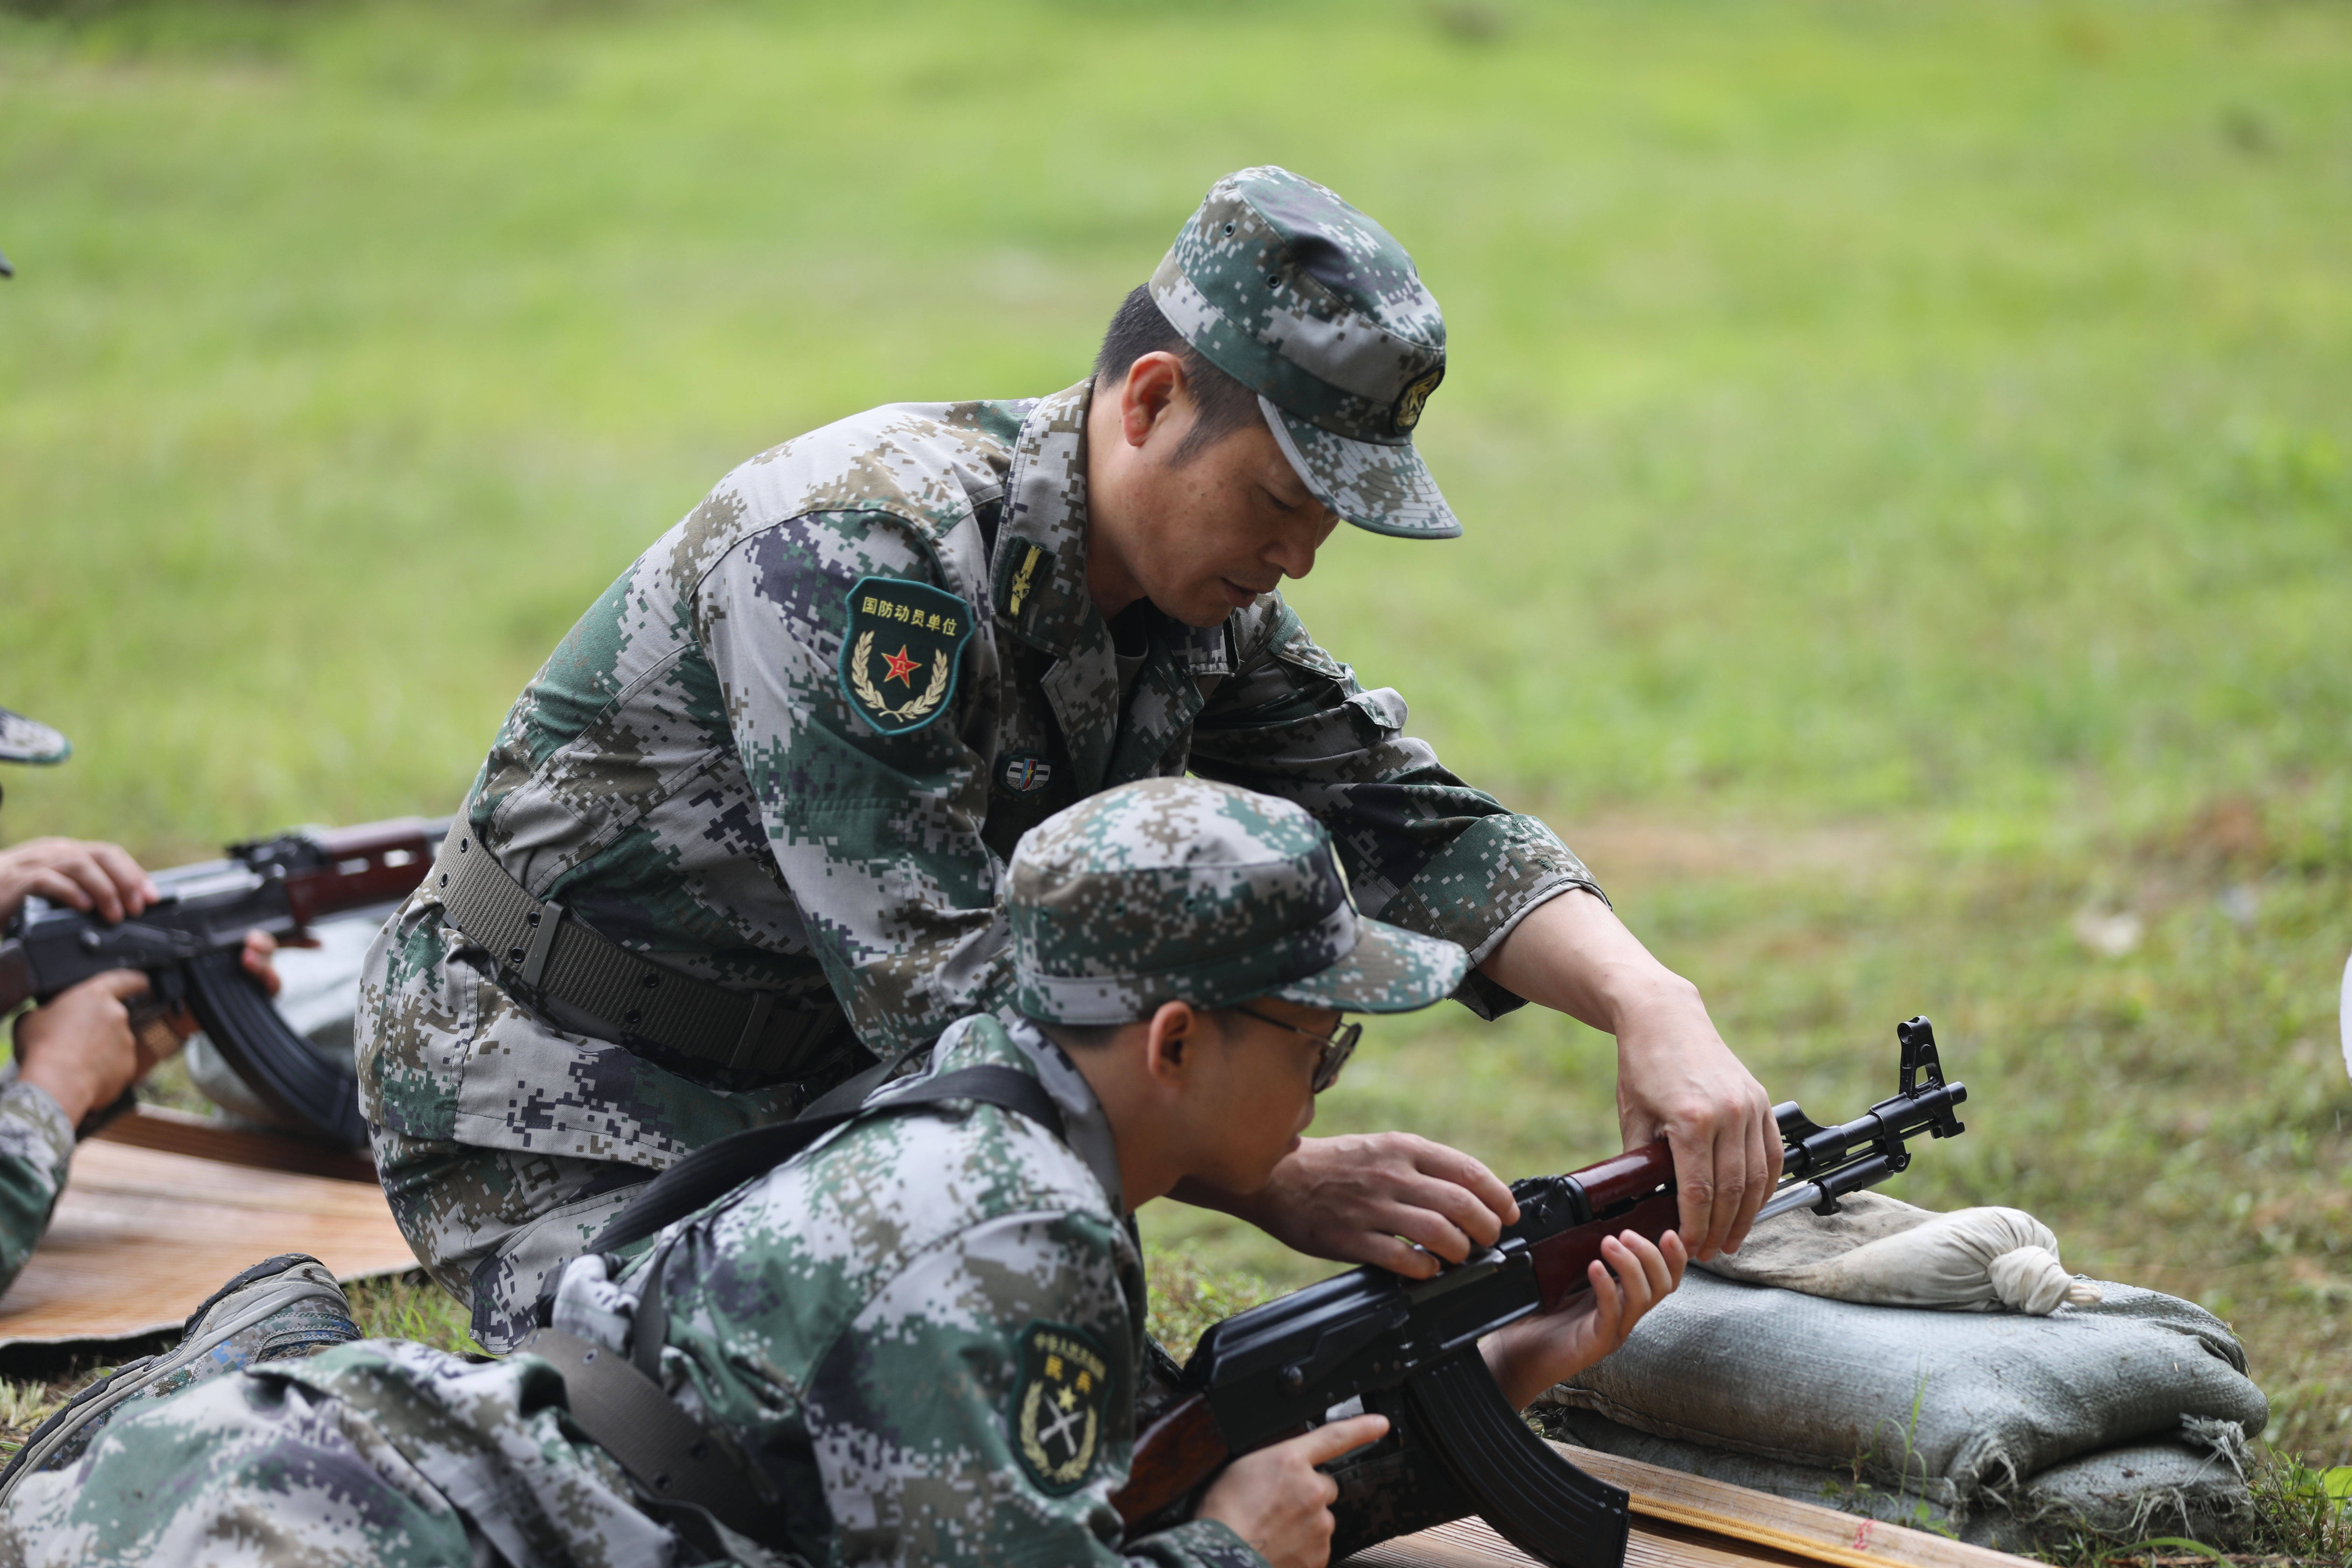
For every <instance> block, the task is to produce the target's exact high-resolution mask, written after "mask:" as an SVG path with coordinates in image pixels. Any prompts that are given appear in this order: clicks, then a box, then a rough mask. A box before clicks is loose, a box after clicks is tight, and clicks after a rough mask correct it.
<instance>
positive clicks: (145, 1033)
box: [0, 708, 278, 1290]
mask: <svg viewBox="0 0 2352 1568" xmlns="http://www.w3.org/2000/svg"><path fill="white" fill-rule="evenodd" d="M71 750H72V748H71V746H69V745H68V743H67V741H66V738H65V737H64V736H63V735H60V734H58V732H57V731H55V730H52V729H50V728H49V727H48V726H47V725H46V724H39V723H36V722H35V721H32V720H30V719H27V718H26V717H25V716H24V715H22V714H20V713H11V712H9V711H8V710H6V709H5V708H0V762H5V763H54V762H61V761H63V760H64V759H65V757H66V756H67V755H68V753H69V752H71ZM156 896H157V895H156V889H155V884H154V883H153V882H152V880H150V879H149V878H148V876H147V873H146V872H144V871H142V870H141V869H140V868H139V863H138V862H137V861H135V860H133V859H132V858H131V856H130V854H129V852H128V851H126V850H125V849H123V848H122V847H121V846H120V845H116V844H106V843H100V842H97V841H94V840H83V839H75V838H35V839H31V840H28V841H26V843H23V844H16V845H12V846H10V847H8V848H5V849H0V927H5V926H6V925H7V923H8V921H10V920H11V919H13V918H14V917H15V915H16V911H17V910H19V909H21V908H23V906H24V902H25V900H26V899H27V898H36V897H37V898H43V899H47V900H49V901H50V902H51V903H55V904H64V905H68V906H69V907H71V908H73V909H77V910H89V911H91V912H93V913H95V914H97V915H98V916H99V917H100V919H103V920H105V921H110V922H111V921H120V920H123V919H126V918H129V917H131V916H135V915H137V914H139V913H140V912H141V911H142V910H145V909H146V907H147V906H148V905H149V904H150V903H152V901H153V900H155V898H156ZM277 945H278V944H277V943H276V942H274V941H272V940H271V939H270V937H269V936H268V934H267V933H266V932H262V931H254V932H251V933H250V934H248V935H247V938H246V942H245V952H244V954H243V962H244V964H245V967H246V969H247V971H248V972H249V973H252V974H253V976H254V977H255V978H256V979H257V980H259V981H260V982H261V983H262V984H263V985H264V986H266V987H267V988H268V991H269V992H270V994H272V995H275V994H277V992H278V973H277V971H276V970H275V969H274V968H272V967H271V965H270V961H269V956H270V954H271V953H272V952H275V951H276V950H277ZM147 989H148V986H147V977H146V976H145V975H143V974H142V973H139V972H138V971H137V970H135V969H116V970H110V971H108V972H107V973H102V974H95V975H92V976H91V977H90V978H89V979H88V980H85V981H82V982H81V983H80V984H78V985H74V986H72V987H70V988H68V989H67V990H65V991H63V992H60V993H59V994H58V995H57V996H55V997H53V998H51V999H50V1001H49V1002H48V1003H47V1005H43V1006H39V1007H30V1008H27V1009H26V1010H25V1011H24V1012H22V1013H19V1014H18V1015H17V1016H16V1023H15V1025H14V1026H13V1029H12V1031H11V1044H12V1045H13V1047H14V1061H13V1063H12V1067H11V1070H10V1072H9V1074H8V1076H7V1079H6V1080H5V1082H0V1290H5V1289H7V1288H8V1286H9V1284H10V1283H11V1282H12V1281H13V1280H15V1279H16V1276H17V1275H18V1274H19V1273H20V1272H22V1271H23V1269H24V1267H25V1263H26V1259H27V1258H30V1257H31V1256H32V1252H33V1248H34V1247H35V1246H36V1245H37V1244H38V1243H39V1241H40V1239H41V1237H42V1236H43V1235H44V1234H46V1233H47V1230H48V1228H49V1216H50V1215H51V1214H52V1213H54V1212H55V1211H56V1209H57V1206H58V1194H60V1193H62V1192H63V1191H64V1190H65V1184H66V1172H67V1169H68V1166H69V1165H70V1164H71V1163H72V1161H73V1150H74V1138H75V1130H76V1129H77V1128H79V1127H80V1126H81V1124H82V1122H83V1121H84V1120H85V1119H86V1118H88V1117H89V1116H91V1115H93V1114H97V1113H101V1112H103V1111H105V1110H107V1109H108V1108H109V1107H110V1106H111V1105H113V1104H114V1103H115V1102H116V1101H117V1100H120V1099H121V1096H122V1095H123V1093H124V1091H126V1090H127V1089H130V1088H131V1085H132V1084H134V1083H137V1082H138V1081H139V1080H140V1079H143V1078H145V1077H146V1076H147V1074H148V1072H149V1071H150V1070H152V1068H154V1066H155V1064H156V1063H157V1062H159V1061H161V1060H162V1059H163V1058H165V1057H167V1056H169V1055H171V1054H172V1053H173V1051H176V1050H178V1049H179V1048H180V1047H181V1046H182V1045H183V1044H184V1042H185V1041H186V1040H187V1038H188V1037H190V1036H191V1035H193V1034H194V1033H195V1029H196V1026H195V1020H194V1018H192V1017H190V1016H188V1015H187V1013H186V1012H185V1010H184V1009H176V1008H175V1009H173V1010H171V1011H169V1012H163V1013H158V1014H153V1015H152V1016H135V1015H134V1011H133V1009H134V1008H136V1007H137V1006H138V1004H139V1002H140V1001H141V999H142V997H144V995H145V994H146V992H147ZM141 1011H142V1012H143V1011H144V1010H143V1009H142V1010H141Z"/></svg>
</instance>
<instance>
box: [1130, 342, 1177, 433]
mask: <svg viewBox="0 0 2352 1568" xmlns="http://www.w3.org/2000/svg"><path fill="white" fill-rule="evenodd" d="M1186 390H1187V388H1186V386H1185V383H1184V362H1183V361H1182V360H1181V359H1179V358H1178V357H1177V356H1176V355H1174V354H1172V353H1169V352H1168V351H1167V350H1166V349H1156V350H1154V351H1153V352H1151V353H1148V354H1143V355H1140V356H1139V357H1138V358H1137V360H1136V362H1135V363H1133V364H1131V365H1129V366H1128V367H1127V379H1126V380H1125V381H1124V382H1122V383H1120V384H1119V392H1118V424H1119V433H1120V434H1121V435H1123V436H1125V437H1127V444H1128V445H1129V446H1130V447H1140V446H1142V445H1143V443H1144V442H1145V441H1147V440H1149V439H1150V437H1151V432H1152V431H1153V430H1154V429H1156V428H1158V427H1159V426H1160V425H1161V424H1162V423H1164V422H1165V421H1166V420H1167V419H1169V418H1170V417H1171V416H1172V415H1173V414H1174V412H1175V408H1176V403H1177V400H1178V399H1179V397H1181V395H1183V394H1184V393H1185V392H1186Z"/></svg>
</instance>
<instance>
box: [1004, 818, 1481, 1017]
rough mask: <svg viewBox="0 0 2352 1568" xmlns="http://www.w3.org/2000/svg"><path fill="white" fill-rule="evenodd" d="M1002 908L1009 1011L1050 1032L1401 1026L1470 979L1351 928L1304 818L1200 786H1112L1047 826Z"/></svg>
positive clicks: (1427, 943) (1326, 848) (1423, 945)
mask: <svg viewBox="0 0 2352 1568" xmlns="http://www.w3.org/2000/svg"><path fill="white" fill-rule="evenodd" d="M1004 901H1005V909H1006V913H1007V914H1008V916H1009V917H1010V919H1011V921H1012V925H1013V971H1014V990H1013V1001H1014V1005H1016V1006H1018V1007H1019V1008H1020V1009H1021V1011H1023V1012H1024V1013H1026V1014H1027V1015H1029V1016H1031V1017H1033V1018H1040V1019H1043V1020H1045V1022H1047V1023H1049V1024H1125V1023H1131V1022H1133V1021H1134V1020H1136V1019H1139V1018H1144V1017H1149V1016H1150V1014H1151V1011H1152V1009H1153V1008H1155V1007H1157V1006H1159V1005H1160V1004H1161V1003H1163V1002H1176V1001H1183V1002H1190V1003H1192V1004H1193V1005H1195V1006H1200V1007H1223V1006H1229V1005H1232V1004H1234V1003H1235V1002H1246V1001H1248V1000H1249V999H1250V998H1252V997H1254V996H1278V997H1281V998H1283V999H1284V1000H1286V1001H1290V1002H1299V1003H1304V1004H1306V1005H1308V1006H1315V1007H1338V1008H1341V1009H1343V1010H1345V1011H1348V1012H1353V1013H1403V1012H1409V1011H1411V1010H1412V1009H1413V1008H1415V1007H1426V1006H1428V1005H1430V1004H1431V1003H1433V1002H1437V1001H1441V1000H1443V999H1444V998H1445V997H1446V996H1449V995H1451V994H1453V992H1454V987H1455V986H1457V985H1459V984H1461V983H1462V976H1463V973H1464V972H1465V970H1467V969H1468V968H1469V964H1470V960H1469V955H1468V954H1466V953H1465V952H1463V951H1462V950H1461V949H1460V948H1459V947H1457V946H1455V945H1454V943H1452V942H1444V941H1441V940H1439V939H1438V938H1435V937H1426V936H1418V935H1415V934H1414V933H1413V932H1412V931H1406V930H1404V929H1402V927H1399V926H1392V925H1387V924H1384V923H1382V922H1381V921H1375V920H1367V919H1366V918H1365V917H1363V916H1362V915H1360V914H1358V913H1357V912H1356V903H1355V900H1354V899H1353V898H1352V897H1351V896H1350V895H1349V892H1348V881H1347V878H1346V877H1345V876H1344V875H1342V873H1341V872H1340V869H1339V860H1338V858H1336V857H1335V856H1334V855H1333V854H1332V851H1331V836H1330V835H1329V834H1328V833H1327V832H1325V831H1324V829H1323V825H1322V824H1321V823H1319V822H1318V821H1316V820H1315V818H1313V817H1312V816H1308V815H1307V812H1306V811H1305V810H1304V809H1302V808H1301V807H1299V806H1297V805H1292V804H1291V803H1290V802H1288V801H1284V800H1276V799H1274V798H1272V797H1271V796H1268V795H1253V794H1251V793H1250V792H1249V791H1247V790H1241V789H1234V788H1233V787H1231V786H1230V785H1227V784H1210V783H1207V782H1206V781H1204V780H1201V779H1146V780H1143V781H1142V782H1140V783H1137V784H1122V785H1120V786H1119V787H1118V788H1117V789H1112V790H1106V791H1104V792H1103V793H1102V794H1100V795H1092V796H1089V797H1088V798H1087V799H1086V800H1083V801H1080V802H1079V803H1078V804H1077V805H1074V806H1071V807H1070V808H1069V809H1068V810H1066V811H1062V812H1057V813H1056V814H1055V815H1054V816H1050V817H1048V818H1046V819H1045V821H1044V822H1043V823H1040V824H1039V825H1038V826H1036V827H1035V828H1034V829H1033V830H1032V831H1031V832H1030V833H1029V834H1028V836H1027V837H1024V838H1023V839H1022V840H1021V844H1020V847H1018V848H1017V849H1015V850H1014V851H1013V865H1012V868H1011V878H1010V886H1009V888H1008V889H1007V891H1006V893H1005V900H1004Z"/></svg>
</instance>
